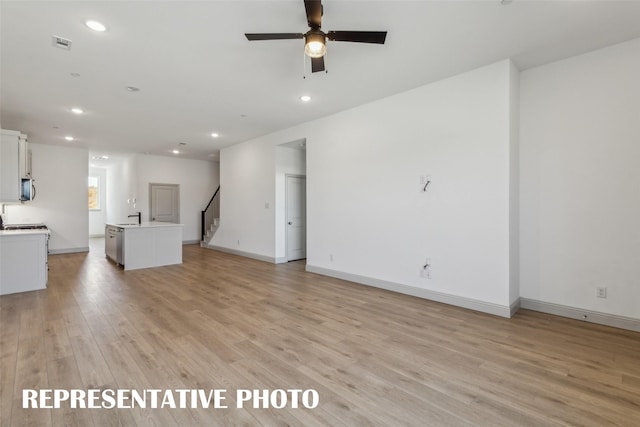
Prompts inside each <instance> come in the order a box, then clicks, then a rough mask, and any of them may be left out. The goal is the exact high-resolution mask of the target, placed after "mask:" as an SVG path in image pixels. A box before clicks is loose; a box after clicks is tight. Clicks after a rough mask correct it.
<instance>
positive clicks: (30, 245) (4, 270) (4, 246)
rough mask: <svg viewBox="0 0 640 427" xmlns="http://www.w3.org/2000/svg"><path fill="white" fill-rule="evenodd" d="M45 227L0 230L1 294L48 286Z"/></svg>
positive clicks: (46, 233)
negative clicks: (43, 228)
mask: <svg viewBox="0 0 640 427" xmlns="http://www.w3.org/2000/svg"><path fill="white" fill-rule="evenodd" d="M48 238H49V235H48V231H47V230H44V231H43V230H38V231H35V230H29V231H0V254H1V256H0V295H6V294H14V293H17V292H26V291H35V290H38V289H45V288H46V287H47V278H48V264H47V239H48Z"/></svg>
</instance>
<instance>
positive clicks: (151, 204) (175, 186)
mask: <svg viewBox="0 0 640 427" xmlns="http://www.w3.org/2000/svg"><path fill="white" fill-rule="evenodd" d="M154 185H158V186H159V185H161V186H163V187H174V188H175V189H176V192H177V194H178V221H176V223H177V224H179V223H180V184H163V183H161V182H150V183H149V221H153V215H152V214H153V186H154Z"/></svg>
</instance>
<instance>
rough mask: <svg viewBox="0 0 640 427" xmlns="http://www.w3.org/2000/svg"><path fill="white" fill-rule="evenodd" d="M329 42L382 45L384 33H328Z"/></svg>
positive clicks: (385, 34) (384, 37)
mask: <svg viewBox="0 0 640 427" xmlns="http://www.w3.org/2000/svg"><path fill="white" fill-rule="evenodd" d="M327 38H328V39H329V40H333V41H337V42H356V43H376V44H384V41H385V39H386V38H387V32H386V31H329V32H328V33H327Z"/></svg>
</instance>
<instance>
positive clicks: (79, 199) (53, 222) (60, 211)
mask: <svg viewBox="0 0 640 427" xmlns="http://www.w3.org/2000/svg"><path fill="white" fill-rule="evenodd" d="M29 146H30V148H31V152H32V170H33V178H34V179H35V187H36V190H37V193H36V199H35V200H33V201H31V202H28V203H25V204H22V205H7V207H6V210H7V222H11V223H37V222H43V223H45V224H46V225H47V226H48V227H49V229H50V230H51V240H50V241H49V249H50V250H51V252H53V253H55V252H74V251H88V250H89V248H88V236H89V235H88V233H89V213H88V208H87V203H88V196H87V177H88V175H89V160H88V155H89V154H88V152H87V150H86V149H81V148H70V147H60V146H53V145H44V144H29Z"/></svg>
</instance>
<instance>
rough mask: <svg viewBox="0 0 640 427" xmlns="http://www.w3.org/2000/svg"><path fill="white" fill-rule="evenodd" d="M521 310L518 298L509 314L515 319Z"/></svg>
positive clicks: (512, 304) (510, 307)
mask: <svg viewBox="0 0 640 427" xmlns="http://www.w3.org/2000/svg"><path fill="white" fill-rule="evenodd" d="M520 308H521V306H520V298H518V299H517V300H515V301H514V302H512V303H511V306H509V312H510V313H511V315H510V316H509V317H513V316H514V315H515V314H516V313H517V312H518V310H520Z"/></svg>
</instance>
